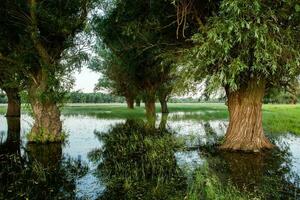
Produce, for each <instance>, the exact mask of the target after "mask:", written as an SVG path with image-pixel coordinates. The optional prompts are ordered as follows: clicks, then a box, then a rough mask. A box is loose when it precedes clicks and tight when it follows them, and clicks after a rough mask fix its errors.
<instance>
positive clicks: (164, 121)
mask: <svg viewBox="0 0 300 200" xmlns="http://www.w3.org/2000/svg"><path fill="white" fill-rule="evenodd" d="M168 115H169V114H168V113H163V114H162V115H161V119H160V123H159V128H160V129H162V130H165V129H166V128H167V122H168Z"/></svg>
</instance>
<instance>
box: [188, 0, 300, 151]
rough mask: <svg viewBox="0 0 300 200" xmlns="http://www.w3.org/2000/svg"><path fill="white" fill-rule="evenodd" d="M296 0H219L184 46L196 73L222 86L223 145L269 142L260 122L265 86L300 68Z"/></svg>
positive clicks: (257, 146) (248, 147) (252, 146)
mask: <svg viewBox="0 0 300 200" xmlns="http://www.w3.org/2000/svg"><path fill="white" fill-rule="evenodd" d="M297 11H299V5H297V4H296V1H292V0H291V1H268V0H223V1H222V3H221V6H220V10H219V12H218V14H217V15H216V16H215V17H212V18H211V19H210V20H209V23H208V25H207V26H205V28H204V29H202V32H201V33H198V34H195V35H194V37H193V40H194V42H195V47H194V48H192V49H191V50H190V51H188V55H189V60H188V65H189V66H192V68H190V72H193V74H194V75H195V78H200V77H207V76H208V77H210V79H209V80H210V86H212V87H218V86H223V87H224V88H225V91H226V96H227V100H228V110H229V127H228V129H227V133H226V136H225V141H224V143H223V144H222V146H221V148H222V149H229V150H245V151H260V150H261V149H264V148H271V147H272V146H273V145H272V144H271V143H270V142H269V140H268V139H267V138H266V137H265V135H264V131H263V127H262V109H261V107H262V99H263V97H264V93H265V90H266V88H268V87H277V86H281V85H284V84H287V83H289V82H290V81H293V80H294V79H295V77H296V76H297V75H298V74H299V71H300V54H299V38H300V37H299V36H300V35H299V24H300V23H299V19H300V16H299V12H297Z"/></svg>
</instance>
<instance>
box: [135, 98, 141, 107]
mask: <svg viewBox="0 0 300 200" xmlns="http://www.w3.org/2000/svg"><path fill="white" fill-rule="evenodd" d="M135 106H136V107H141V99H140V98H136V99H135Z"/></svg>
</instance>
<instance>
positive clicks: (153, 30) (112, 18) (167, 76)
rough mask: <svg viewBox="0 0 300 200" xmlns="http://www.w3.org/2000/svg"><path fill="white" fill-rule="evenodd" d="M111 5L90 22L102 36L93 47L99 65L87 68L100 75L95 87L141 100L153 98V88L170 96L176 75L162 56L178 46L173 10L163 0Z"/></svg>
mask: <svg viewBox="0 0 300 200" xmlns="http://www.w3.org/2000/svg"><path fill="white" fill-rule="evenodd" d="M114 3H115V5H114V6H111V7H110V8H109V9H107V10H105V11H104V12H105V15H103V16H101V17H96V18H94V21H93V25H94V27H95V29H94V30H95V32H96V34H97V35H98V36H99V38H101V39H99V40H98V44H97V46H96V50H97V52H98V53H99V56H101V58H99V59H98V60H99V61H100V62H98V63H100V64H96V65H95V64H93V65H92V66H91V68H93V69H94V70H96V71H101V72H102V73H103V74H104V77H102V78H101V80H100V82H99V87H109V88H110V89H111V90H112V91H113V92H115V93H117V94H120V95H123V96H125V95H127V96H130V95H131V96H135V94H140V95H141V96H143V97H144V98H145V99H147V98H153V95H155V93H156V92H157V91H158V90H159V91H160V92H159V93H160V94H162V92H163V93H166V94H164V96H167V95H169V94H170V93H171V92H172V88H173V87H174V80H176V79H178V75H176V73H175V72H176V66H175V65H173V63H174V61H173V60H171V59H169V60H167V59H165V58H166V57H168V56H166V55H167V54H172V52H175V51H176V48H177V47H178V46H179V45H181V42H182V41H180V40H177V39H176V31H175V30H176V24H175V23H174V21H175V20H176V12H175V9H174V8H173V6H172V5H171V4H169V3H168V2H166V1H164V0H159V1H148V2H145V1H137V0H134V1H129V0H118V1H115V2H114ZM166 16H168V17H166ZM96 63H97V62H96ZM128 92H131V93H133V94H126V93H128ZM150 96H152V97H150Z"/></svg>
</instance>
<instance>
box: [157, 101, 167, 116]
mask: <svg viewBox="0 0 300 200" xmlns="http://www.w3.org/2000/svg"><path fill="white" fill-rule="evenodd" d="M159 102H160V106H161V113H163V114H166V113H169V109H168V104H167V101H166V100H165V99H162V100H161V99H160V100H159Z"/></svg>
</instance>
